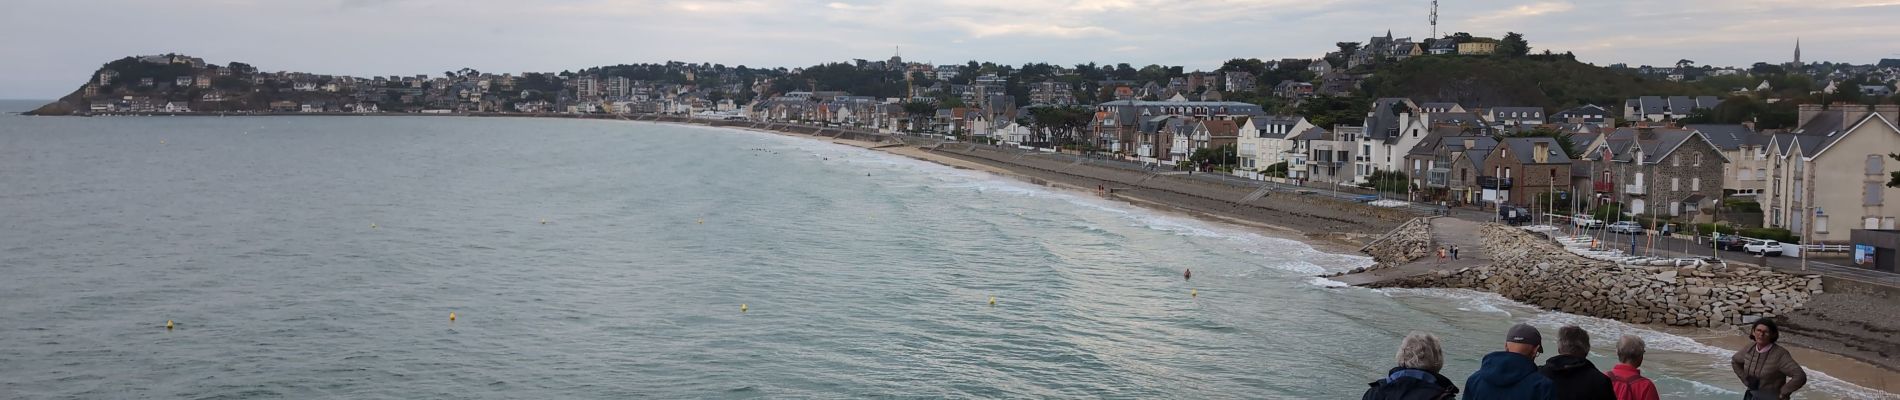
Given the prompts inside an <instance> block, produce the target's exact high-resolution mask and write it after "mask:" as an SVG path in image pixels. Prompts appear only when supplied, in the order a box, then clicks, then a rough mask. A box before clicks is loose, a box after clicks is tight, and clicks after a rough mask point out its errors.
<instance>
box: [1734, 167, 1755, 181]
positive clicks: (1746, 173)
mask: <svg viewBox="0 0 1900 400" xmlns="http://www.w3.org/2000/svg"><path fill="white" fill-rule="evenodd" d="M1735 173H1736V176H1735V180H1740V181H1752V180H1755V171H1754V170H1751V169H1747V168H1742V170H1740V171H1735Z"/></svg>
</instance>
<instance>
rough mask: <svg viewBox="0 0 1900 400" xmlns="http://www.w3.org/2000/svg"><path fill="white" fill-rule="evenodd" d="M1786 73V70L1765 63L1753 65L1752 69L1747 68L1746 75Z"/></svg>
mask: <svg viewBox="0 0 1900 400" xmlns="http://www.w3.org/2000/svg"><path fill="white" fill-rule="evenodd" d="M1787 72H1788V71H1787V70H1784V69H1782V68H1781V66H1779V65H1774V64H1769V63H1765V62H1758V63H1755V65H1754V66H1753V67H1749V68H1748V73H1751V74H1755V75H1781V74H1785V73H1787Z"/></svg>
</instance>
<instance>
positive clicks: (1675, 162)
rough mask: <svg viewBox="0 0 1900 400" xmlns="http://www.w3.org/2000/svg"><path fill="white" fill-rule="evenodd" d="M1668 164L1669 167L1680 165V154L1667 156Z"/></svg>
mask: <svg viewBox="0 0 1900 400" xmlns="http://www.w3.org/2000/svg"><path fill="white" fill-rule="evenodd" d="M1669 166H1671V167H1680V166H1682V156H1675V157H1669Z"/></svg>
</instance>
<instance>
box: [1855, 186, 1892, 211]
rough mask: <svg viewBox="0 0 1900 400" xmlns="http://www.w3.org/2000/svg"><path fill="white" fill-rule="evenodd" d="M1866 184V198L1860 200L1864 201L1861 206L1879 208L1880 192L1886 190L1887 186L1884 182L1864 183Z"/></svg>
mask: <svg viewBox="0 0 1900 400" xmlns="http://www.w3.org/2000/svg"><path fill="white" fill-rule="evenodd" d="M1866 184H1867V188H1866V189H1865V190H1866V196H1864V197H1865V198H1864V199H1862V200H1865V201H1864V202H1862V203H1861V205H1864V206H1869V207H1879V206H1880V203H1881V200H1883V199H1881V198H1880V197H1881V196H1880V195H1881V192H1883V191H1885V190H1886V189H1887V184H1886V183H1884V182H1866Z"/></svg>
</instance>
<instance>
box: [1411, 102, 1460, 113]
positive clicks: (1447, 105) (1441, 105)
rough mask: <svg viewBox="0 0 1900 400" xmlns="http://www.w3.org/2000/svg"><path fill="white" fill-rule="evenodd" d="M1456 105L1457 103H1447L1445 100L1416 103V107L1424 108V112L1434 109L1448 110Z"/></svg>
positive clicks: (1456, 106)
mask: <svg viewBox="0 0 1900 400" xmlns="http://www.w3.org/2000/svg"><path fill="white" fill-rule="evenodd" d="M1458 107H1459V106H1458V103H1447V102H1435V103H1418V108H1421V109H1424V110H1426V112H1433V111H1434V110H1450V109H1454V108H1458Z"/></svg>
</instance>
